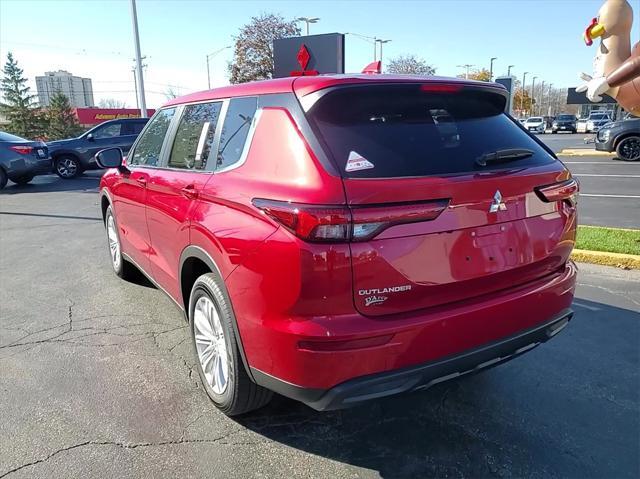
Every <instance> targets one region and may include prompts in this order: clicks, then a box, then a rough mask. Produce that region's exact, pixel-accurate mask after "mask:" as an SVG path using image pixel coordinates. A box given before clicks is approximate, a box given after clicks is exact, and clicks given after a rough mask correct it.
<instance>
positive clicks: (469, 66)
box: [457, 63, 473, 80]
mask: <svg viewBox="0 0 640 479" xmlns="http://www.w3.org/2000/svg"><path fill="white" fill-rule="evenodd" d="M472 66H473V65H471V64H469V63H465V64H464V65H457V67H458V68H466V73H465V75H464V77H465V78H466V79H467V80H468V79H469V68H471V67H472Z"/></svg>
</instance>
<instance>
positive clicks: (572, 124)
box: [551, 114, 578, 133]
mask: <svg viewBox="0 0 640 479" xmlns="http://www.w3.org/2000/svg"><path fill="white" fill-rule="evenodd" d="M577 122H578V119H577V118H576V116H575V115H564V114H563V115H558V116H557V117H556V119H555V120H553V124H552V125H551V133H558V132H559V131H567V132H569V133H575V132H576V131H578V130H577V128H578V127H577Z"/></svg>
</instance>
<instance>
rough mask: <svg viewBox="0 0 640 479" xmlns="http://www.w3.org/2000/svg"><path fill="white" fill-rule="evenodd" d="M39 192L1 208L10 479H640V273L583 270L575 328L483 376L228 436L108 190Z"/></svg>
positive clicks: (2, 196) (242, 424)
mask: <svg viewBox="0 0 640 479" xmlns="http://www.w3.org/2000/svg"><path fill="white" fill-rule="evenodd" d="M35 183H36V184H34V185H30V186H26V187H16V186H9V187H8V188H7V189H6V190H5V191H4V192H2V193H0V292H1V294H2V300H1V301H0V405H1V407H0V478H1V477H10V478H16V479H17V478H23V477H24V478H27V477H66V478H76V477H77V478H81V477H82V478H91V477H220V478H227V477H314V478H316V477H331V478H333V477H350V478H352V477H387V478H390V477H434V476H438V477H525V476H526V477H545V478H547V477H576V478H577V477H580V478H586V477H616V478H621V477H638V476H639V475H640V458H639V455H638V450H640V387H639V386H640V374H639V371H640V272H639V271H623V270H618V269H613V268H606V267H597V266H591V265H581V266H580V269H581V272H580V278H579V286H578V291H577V298H576V301H575V311H576V316H575V318H574V319H573V320H572V322H571V323H570V325H569V327H568V328H567V329H566V330H565V331H564V332H562V333H561V334H560V335H559V336H558V337H557V338H554V339H553V340H552V341H550V342H549V343H547V344H545V345H542V346H541V347H539V348H537V349H536V350H535V351H532V352H530V353H528V354H527V355H525V356H523V357H521V358H518V359H516V360H514V361H512V362H510V363H508V364H505V365H502V366H500V367H497V368H494V369H491V370H489V371H486V372H484V373H482V374H480V375H477V376H473V377H468V378H464V379H462V380H458V381H454V382H449V383H445V384H441V385H439V386H436V387H434V388H432V389H430V390H427V391H424V392H421V393H416V394H412V395H406V396H400V397H396V398H392V399H387V400H384V401H378V402H373V403H370V404H367V405H364V406H361V407H359V408H356V409H351V410H346V411H338V412H329V413H318V412H315V411H313V410H311V409H308V408H307V407H305V406H303V405H301V404H298V403H295V402H293V401H289V400H287V399H284V398H276V399H275V400H274V401H273V403H272V404H271V405H270V406H268V407H267V408H265V409H263V410H261V411H258V412H256V413H253V414H251V415H249V416H247V417H243V418H239V419H229V418H227V417H225V416H224V415H222V414H220V413H219V412H217V410H216V409H215V408H214V407H213V406H212V404H211V403H210V402H209V400H208V399H207V397H206V395H205V393H204V392H203V391H202V390H201V386H200V383H199V378H198V375H197V373H196V372H195V369H194V367H193V366H194V363H193V359H192V354H191V346H190V344H189V340H188V336H187V330H186V325H185V323H184V321H183V319H182V317H181V315H180V313H179V312H178V310H177V309H176V308H175V306H174V305H173V303H172V302H171V300H169V299H168V298H167V297H166V296H165V295H164V294H163V293H162V292H160V291H158V290H156V289H155V288H153V287H151V286H150V285H149V284H148V283H147V282H145V281H144V280H143V279H142V278H140V279H139V281H137V282H135V283H128V282H123V281H121V280H119V279H118V278H117V277H116V276H115V275H114V274H113V273H112V271H111V269H110V268H111V267H110V265H109V262H108V257H107V251H106V243H105V238H104V230H103V226H102V224H101V221H100V219H99V213H98V210H97V196H96V192H97V185H98V175H96V174H88V175H85V176H84V177H82V178H79V179H77V180H75V181H62V180H58V179H57V178H54V177H43V178H38V179H37V180H36V182H35ZM636 211H637V210H636ZM583 218H584V215H583Z"/></svg>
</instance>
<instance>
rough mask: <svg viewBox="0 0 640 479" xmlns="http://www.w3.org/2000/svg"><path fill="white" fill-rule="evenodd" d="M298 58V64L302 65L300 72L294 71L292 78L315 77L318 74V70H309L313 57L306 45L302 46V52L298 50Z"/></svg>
mask: <svg viewBox="0 0 640 479" xmlns="http://www.w3.org/2000/svg"><path fill="white" fill-rule="evenodd" d="M296 58H297V60H298V64H299V65H300V70H294V71H292V72H291V76H292V77H301V76H314V75H317V74H318V70H307V66H308V65H309V60H311V55H310V54H309V50H308V49H307V46H306V45H305V44H304V43H303V44H302V45H300V50H298V55H297V56H296Z"/></svg>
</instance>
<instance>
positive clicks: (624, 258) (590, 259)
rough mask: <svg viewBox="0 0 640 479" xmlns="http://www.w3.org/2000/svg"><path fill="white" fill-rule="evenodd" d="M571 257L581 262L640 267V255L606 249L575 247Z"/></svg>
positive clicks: (631, 267) (620, 266) (630, 267)
mask: <svg viewBox="0 0 640 479" xmlns="http://www.w3.org/2000/svg"><path fill="white" fill-rule="evenodd" d="M571 259H573V260H574V261H578V262H579V263H593V264H601V265H604V266H615V267H617V268H623V269H640V255H637V254H622V253H607V252H604V251H590V250H585V249H574V250H573V252H572V253H571Z"/></svg>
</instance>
